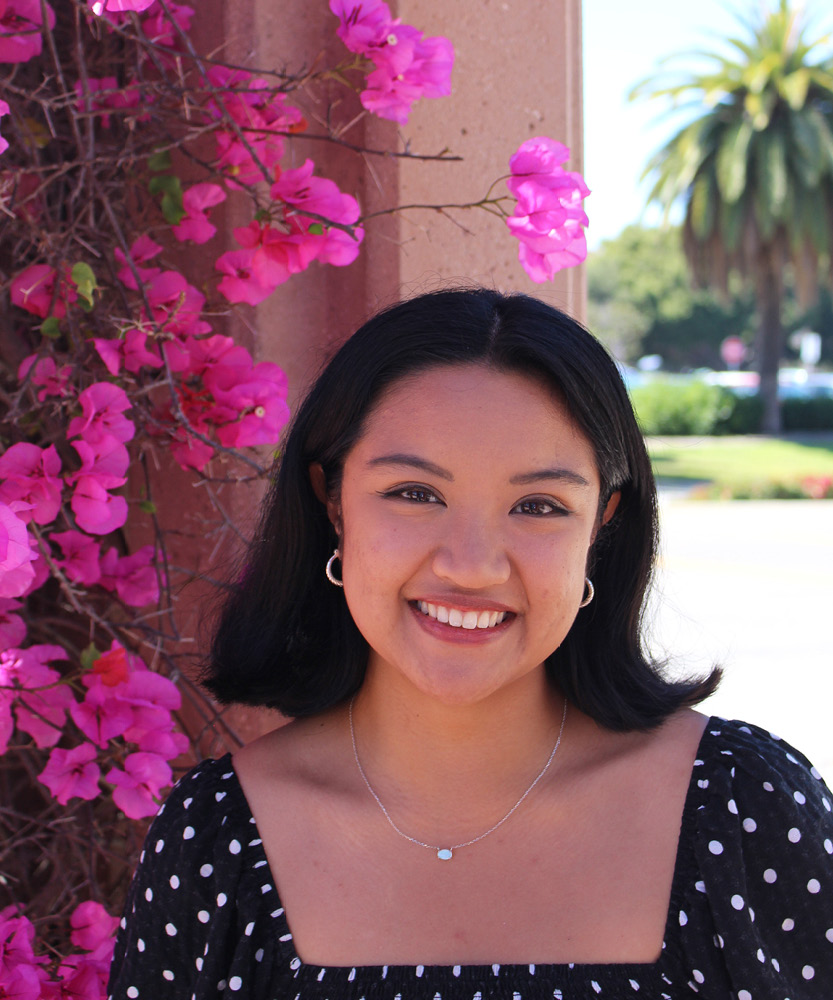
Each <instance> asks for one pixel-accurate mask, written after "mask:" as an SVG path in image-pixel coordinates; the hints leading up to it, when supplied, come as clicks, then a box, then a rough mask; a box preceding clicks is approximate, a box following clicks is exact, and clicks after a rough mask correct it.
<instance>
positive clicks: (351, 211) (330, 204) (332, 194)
mask: <svg viewBox="0 0 833 1000" xmlns="http://www.w3.org/2000/svg"><path fill="white" fill-rule="evenodd" d="M314 168H315V164H314V163H313V162H312V160H306V161H305V162H304V164H303V166H300V167H297V168H296V169H295V170H285V171H284V172H283V173H282V174H281V176H280V177H279V178H278V180H277V181H276V182H275V183H274V184H273V185H272V188H271V190H270V194H271V195H272V197H273V198H274V199H275V201H283V202H286V204H287V205H288V206H291V208H290V209H289V210H287V212H286V215H287V216H290V215H292V211H291V209H292V208H294V209H296V210H300V211H301V212H308V213H312V214H313V215H316V216H320V218H319V219H317V220H315V219H309V220H308V222H306V221H305V220H302V221H305V225H311V224H313V222H315V221H318V222H319V223H321V224H323V225H326V224H327V222H328V221H329V222H339V223H342V224H344V225H352V224H353V223H354V222H356V220H357V219H358V217H359V203H358V202H357V201H356V199H355V198H353V197H352V196H351V195H349V194H343V193H342V192H341V191H339V189H338V185H337V184H335V183H334V182H333V181H331V180H328V179H327V178H326V177H316V176H315V175H314V174H313V170H314Z"/></svg>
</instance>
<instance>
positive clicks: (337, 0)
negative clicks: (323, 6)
mask: <svg viewBox="0 0 833 1000" xmlns="http://www.w3.org/2000/svg"><path fill="white" fill-rule="evenodd" d="M330 10H331V11H332V12H333V13H334V14H335V15H336V17H337V18H338V19H339V22H340V23H339V26H338V28H336V34H337V35H338V37H339V38H340V39H341V40H342V42H344V44H345V45H346V46H347V48H348V49H349V50H350V51H351V52H359V53H361V54H363V55H364V54H366V53H367V52H369V51H370V50H371V49H373V48H376V47H377V46H379V45H380V44H381V43H382V40H383V39H384V37H385V35H386V34H387V31H388V29H389V28H390V26H391V24H392V23H393V18H392V17H391V13H390V8H389V7H388V5H387V4H386V3H382V0H330Z"/></svg>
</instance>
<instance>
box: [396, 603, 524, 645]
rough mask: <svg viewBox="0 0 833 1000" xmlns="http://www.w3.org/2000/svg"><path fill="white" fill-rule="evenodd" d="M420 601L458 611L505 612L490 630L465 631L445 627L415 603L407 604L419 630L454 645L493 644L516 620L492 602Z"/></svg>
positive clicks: (452, 626)
mask: <svg viewBox="0 0 833 1000" xmlns="http://www.w3.org/2000/svg"><path fill="white" fill-rule="evenodd" d="M420 600H424V601H426V602H428V603H430V604H443V605H444V606H445V607H448V608H457V609H459V610H460V611H503V612H506V618H504V620H503V621H502V622H500V623H499V624H498V625H493V626H492V627H491V628H474V629H466V628H460V627H455V626H454V625H447V624H445V623H443V622H441V621H438V620H437V619H436V618H431V617H430V616H429V615H426V614H424V613H423V612H422V611H420V609H419V606H418V604H417V602H416V601H409V602H408V606H409V607H410V609H411V613H412V614H413V616H414V618H415V619H416V622H417V624H418V625H419V627H420V628H421V629H423V630H424V631H425V632H428V633H429V635H432V636H435V637H436V638H439V639H442V640H443V641H445V642H450V643H454V644H456V645H463V646H470V645H475V646H478V645H482V644H483V643H486V642H493V641H494V640H495V639H497V638H499V637H500V636H502V635H503V634H504V633H505V632H506V631H507V629H509V628H511V626H512V623H513V622H514V621H515V619H516V618H517V615H516V614H515V613H514V612H513V611H510V610H509V609H508V608H507V607H506V606H505V605H500V604H496V603H495V602H494V601H476V600H472V599H465V600H461V599H460V598H457V597H455V598H454V600H449V599H448V598H447V597H446V598H444V599H439V598H433V599H429V598H427V597H426V598H420Z"/></svg>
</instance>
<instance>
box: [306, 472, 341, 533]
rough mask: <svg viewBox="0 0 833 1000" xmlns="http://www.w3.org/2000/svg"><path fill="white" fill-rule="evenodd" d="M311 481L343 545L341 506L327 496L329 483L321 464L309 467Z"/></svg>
mask: <svg viewBox="0 0 833 1000" xmlns="http://www.w3.org/2000/svg"><path fill="white" fill-rule="evenodd" d="M309 481H310V483H311V484H312V491H313V493H314V494H315V495H316V497H317V498H318V499H319V500H320V501H321V503H322V504H324V506H325V507H326V508H327V517H328V518H329V519H330V524H332V526H333V528H335V533H336V535H338V543H339V545H341V504H340V503H338V501H337V500H334V499H333V498H332V497H329V496H327V481H326V479H325V478H324V469H323V467H322V465H321V463H320V462H312V463H311V464H310V467H309Z"/></svg>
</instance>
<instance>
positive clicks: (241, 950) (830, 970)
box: [109, 718, 833, 1000]
mask: <svg viewBox="0 0 833 1000" xmlns="http://www.w3.org/2000/svg"><path fill="white" fill-rule="evenodd" d="M831 801H832V800H831V794H830V792H829V791H828V789H827V787H826V786H825V784H824V782H823V781H822V780H821V776H820V775H819V773H818V771H816V769H815V768H813V767H811V766H810V764H809V763H808V761H807V760H806V759H805V758H804V757H803V756H802V755H801V754H800V753H798V751H796V750H793V749H792V748H791V747H790V746H788V745H787V744H786V743H784V742H783V741H781V740H779V739H778V738H777V737H775V736H772V735H771V734H767V733H765V732H764V731H762V730H760V729H758V728H757V727H755V726H751V725H747V724H745V723H741V722H726V721H724V720H721V719H717V718H712V719H710V720H709V725H708V726H707V727H706V730H705V732H704V734H703V738H702V740H701V743H700V746H699V749H698V753H697V759H696V761H695V764H694V768H693V771H692V775H691V782H690V785H689V790H688V795H687V798H686V803H685V808H684V812H683V818H682V826H681V831H680V841H679V847H678V853H677V861H676V867H675V872H674V879H673V885H672V890H671V902H670V907H669V911H668V919H667V923H666V929H665V942H664V944H663V949H662V954H661V956H660V958H659V960H658V961H657V962H655V963H654V964H633V965H497V964H496V965H487V966H482V965H477V966H465V965H464V966H459V965H455V966H432V965H425V966H422V965H417V966H400V965H390V966H373V967H367V966H364V967H357V968H344V967H322V966H317V965H307V964H305V963H304V962H302V961H301V959H300V958H299V957H298V955H297V954H296V953H295V949H294V947H293V942H292V931H291V929H290V928H291V921H292V914H291V913H290V914H288V915H287V914H286V913H285V912H284V908H283V906H282V905H281V900H280V898H279V895H278V891H277V889H276V887H275V884H274V879H273V877H272V875H271V873H270V871H269V863H268V861H267V860H266V855H265V853H264V851H263V846H262V843H261V841H260V838H259V836H258V832H257V828H256V826H255V821H254V818H253V817H252V814H251V811H250V809H249V807H248V804H247V802H246V799H245V797H244V795H243V792H242V789H241V787H240V785H239V783H238V781H237V778H236V776H235V773H234V770H233V768H232V764H231V758H230V757H229V756H226V757H223V758H222V759H221V760H216V761H215V760H207V761H204V762H203V763H202V764H200V765H199V766H198V767H196V768H195V769H194V770H193V771H191V772H190V773H189V774H187V775H186V776H185V777H184V778H183V779H182V780H181V781H180V782H179V784H178V785H177V786H176V788H175V789H174V790H173V791H172V793H171V795H170V797H169V799H168V801H167V802H166V804H165V805H164V806H163V807H162V809H161V810H160V813H159V815H158V817H157V818H156V820H155V821H154V823H153V825H152V827H151V829H150V832H149V834H148V838H147V841H146V843H145V849H144V852H143V854H142V858H141V861H140V865H139V868H138V871H137V872H136V876H135V878H134V880H133V883H132V885H131V888H130V893H129V896H128V900H127V905H126V908H125V916H124V918H123V919H122V922H121V928H120V931H119V934H118V941H117V945H116V953H115V957H114V960H113V966H112V970H111V976H110V984H109V992H110V996H111V997H112V1000H125V998H127V1000H136V998H139V1000H168V998H170V1000H173V998H176V1000H189V998H195V1000H202V998H214V997H219V996H221V995H222V996H224V997H225V998H226V1000H230V996H231V995H238V996H240V997H246V998H247V1000H487V998H501V1000H537V998H542V1000H543V998H547V1000H596V998H607V1000H625V998H634V1000H677V998H681V997H693V996H694V995H695V994H699V996H700V997H701V998H708V1000H831V998H833V870H831V868H832V867H833V812H831V808H833V807H832V806H831Z"/></svg>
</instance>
